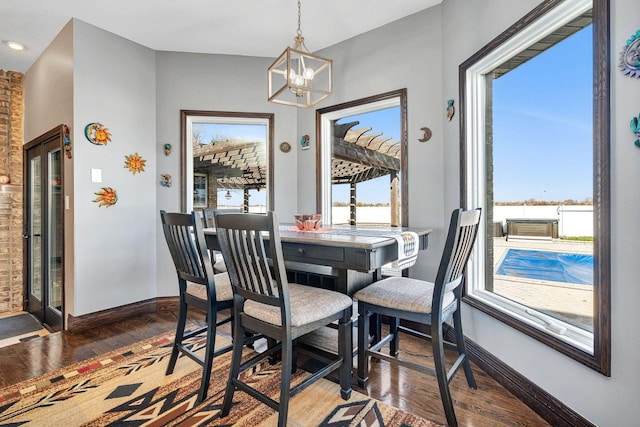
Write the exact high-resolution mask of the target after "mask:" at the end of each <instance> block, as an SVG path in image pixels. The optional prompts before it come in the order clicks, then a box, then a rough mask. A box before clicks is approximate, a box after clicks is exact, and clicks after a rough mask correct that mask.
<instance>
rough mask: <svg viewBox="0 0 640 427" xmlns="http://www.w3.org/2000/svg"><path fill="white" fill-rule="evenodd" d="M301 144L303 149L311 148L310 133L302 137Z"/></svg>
mask: <svg viewBox="0 0 640 427" xmlns="http://www.w3.org/2000/svg"><path fill="white" fill-rule="evenodd" d="M300 145H301V146H302V149H303V150H306V149H307V148H309V135H302V138H300Z"/></svg>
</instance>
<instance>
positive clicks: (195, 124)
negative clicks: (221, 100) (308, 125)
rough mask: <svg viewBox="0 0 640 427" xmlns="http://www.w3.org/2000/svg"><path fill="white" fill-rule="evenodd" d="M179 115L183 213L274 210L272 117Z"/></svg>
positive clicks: (186, 112)
mask: <svg viewBox="0 0 640 427" xmlns="http://www.w3.org/2000/svg"><path fill="white" fill-rule="evenodd" d="M180 113H181V138H182V140H181V152H180V154H181V160H182V176H181V178H182V181H181V182H182V183H183V184H182V185H183V186H182V210H183V211H185V212H189V211H191V210H192V209H199V208H216V209H234V210H243V211H244V212H266V211H267V210H273V209H274V207H273V191H272V185H273V184H272V183H273V167H272V164H273V143H272V141H273V120H274V118H273V117H274V116H273V114H268V113H264V114H263V113H235V112H224V111H199V110H198V111H190V110H183V111H181V112H180ZM188 189H192V197H191V196H190V194H189V191H187V190H188Z"/></svg>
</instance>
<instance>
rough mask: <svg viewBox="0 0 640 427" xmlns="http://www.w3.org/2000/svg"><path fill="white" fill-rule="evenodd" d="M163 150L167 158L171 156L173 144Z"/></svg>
mask: <svg viewBox="0 0 640 427" xmlns="http://www.w3.org/2000/svg"><path fill="white" fill-rule="evenodd" d="M162 149H163V150H164V155H165V156H168V155H169V154H171V144H164V147H163V148H162Z"/></svg>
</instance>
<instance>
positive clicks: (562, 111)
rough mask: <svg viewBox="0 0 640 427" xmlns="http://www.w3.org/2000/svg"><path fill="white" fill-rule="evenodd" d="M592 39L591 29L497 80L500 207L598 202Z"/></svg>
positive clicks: (496, 159)
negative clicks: (512, 203)
mask: <svg viewBox="0 0 640 427" xmlns="http://www.w3.org/2000/svg"><path fill="white" fill-rule="evenodd" d="M591 38H592V27H591V26H589V27H587V28H585V29H584V30H582V31H580V32H578V33H576V34H574V35H572V36H571V37H569V38H567V39H565V40H564V41H562V42H561V43H558V44H557V45H556V46H554V47H553V48H551V49H549V50H547V51H545V52H543V53H542V54H540V55H538V56H537V57H536V58H534V59H533V60H531V61H529V62H527V63H525V64H522V65H521V66H520V67H518V68H516V69H515V70H513V71H511V72H509V73H507V74H505V75H503V76H501V77H500V78H498V79H496V80H494V81H493V99H494V116H493V121H494V123H493V124H494V141H493V147H494V153H493V154H494V200H495V201H502V202H509V201H523V200H527V199H530V198H533V199H537V200H547V201H549V200H555V201H563V200H565V199H575V200H583V199H585V198H589V197H591V196H592V194H593V191H592V174H593V130H592V117H593V100H592V87H593V66H592V60H593V57H592V49H591ZM495 106H499V108H495Z"/></svg>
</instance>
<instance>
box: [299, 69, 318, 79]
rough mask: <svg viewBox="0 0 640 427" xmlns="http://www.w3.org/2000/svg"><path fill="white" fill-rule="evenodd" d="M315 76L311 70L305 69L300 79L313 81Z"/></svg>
mask: <svg viewBox="0 0 640 427" xmlns="http://www.w3.org/2000/svg"><path fill="white" fill-rule="evenodd" d="M315 75H316V72H315V71H313V70H312V69H311V68H305V70H304V72H303V73H302V77H304V79H305V80H313V78H314V77H315Z"/></svg>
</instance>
